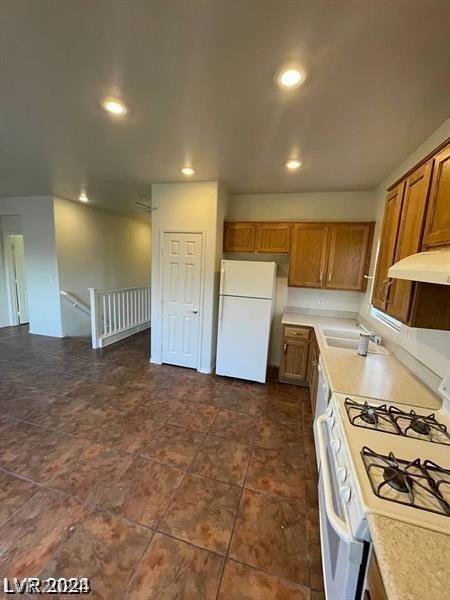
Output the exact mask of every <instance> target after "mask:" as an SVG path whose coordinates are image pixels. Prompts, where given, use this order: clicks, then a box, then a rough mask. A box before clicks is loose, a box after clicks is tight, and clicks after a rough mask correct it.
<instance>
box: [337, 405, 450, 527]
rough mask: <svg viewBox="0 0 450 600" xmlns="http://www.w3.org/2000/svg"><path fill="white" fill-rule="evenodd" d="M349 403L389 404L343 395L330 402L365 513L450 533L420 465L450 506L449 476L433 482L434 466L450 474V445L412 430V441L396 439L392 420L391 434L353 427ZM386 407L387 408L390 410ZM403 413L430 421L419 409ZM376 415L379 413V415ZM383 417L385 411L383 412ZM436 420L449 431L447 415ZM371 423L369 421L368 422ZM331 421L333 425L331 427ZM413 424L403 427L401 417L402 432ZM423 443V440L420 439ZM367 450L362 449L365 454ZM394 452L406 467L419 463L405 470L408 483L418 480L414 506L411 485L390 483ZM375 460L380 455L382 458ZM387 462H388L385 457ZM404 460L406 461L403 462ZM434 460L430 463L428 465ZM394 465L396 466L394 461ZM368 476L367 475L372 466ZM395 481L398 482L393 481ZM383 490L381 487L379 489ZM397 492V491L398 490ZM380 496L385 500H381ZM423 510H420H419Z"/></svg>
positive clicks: (370, 426) (449, 521)
mask: <svg viewBox="0 0 450 600" xmlns="http://www.w3.org/2000/svg"><path fill="white" fill-rule="evenodd" d="M346 399H350V400H351V401H353V402H356V403H358V404H364V402H368V404H369V405H370V406H371V407H381V406H383V405H386V403H383V402H380V401H377V400H373V399H370V398H359V397H356V396H346V395H344V394H334V395H333V397H332V400H331V403H330V407H329V410H328V412H330V409H331V410H332V411H333V414H334V416H335V417H336V420H335V423H334V425H331V424H329V427H330V431H331V435H332V436H333V437H337V438H342V442H343V443H345V446H346V448H347V455H348V459H349V461H350V463H351V464H350V465H349V467H350V468H351V470H352V473H353V475H354V477H353V480H354V484H355V485H356V486H357V488H358V489H357V493H358V495H359V500H360V503H361V505H362V509H363V511H364V512H365V513H378V514H382V515H385V516H388V517H389V516H390V517H392V518H395V519H398V520H401V521H405V522H408V523H412V524H414V525H419V526H423V527H425V528H428V529H433V530H436V531H439V532H445V533H448V534H450V516H446V515H445V514H438V513H439V512H441V513H442V510H443V509H442V505H441V503H440V501H439V500H438V499H436V495H433V494H432V493H430V488H429V483H428V482H429V480H428V479H427V478H426V476H425V475H424V471H423V468H422V466H421V465H424V464H425V466H427V465H428V466H429V468H430V471H429V473H431V475H432V476H433V478H434V479H435V480H436V481H438V482H440V481H441V480H442V483H439V490H440V492H441V494H442V496H443V497H444V498H445V499H446V500H447V501H448V502H450V475H448V474H446V473H445V472H444V473H443V474H442V473H439V475H437V476H436V477H434V475H435V473H437V472H435V471H434V470H433V465H432V463H436V464H437V465H439V466H440V467H441V468H442V469H445V470H448V471H449V473H450V445H446V444H445V443H444V444H443V443H432V442H430V441H425V439H429V436H428V435H427V436H423V435H421V434H417V433H416V432H415V431H414V430H413V431H411V429H410V430H409V431H408V436H409V435H411V437H405V436H402V435H396V433H397V432H398V429H397V427H398V425H396V424H395V422H392V421H391V419H390V418H389V417H388V418H387V421H386V424H385V423H383V427H386V429H387V431H386V432H385V431H380V430H378V429H376V428H375V426H374V425H373V423H372V424H371V423H370V422H369V423H366V422H362V426H356V425H355V424H352V423H351V421H350V418H349V416H348V414H347V410H346V405H345V400H346ZM389 406H390V405H389V404H387V408H389ZM398 408H401V410H402V411H405V412H408V411H410V410H414V411H415V413H416V414H417V415H420V416H428V415H429V414H430V412H431V411H427V410H426V409H418V408H417V407H413V406H406V405H400V406H398ZM376 412H377V411H376ZM380 414H381V415H383V414H384V413H383V411H381V413H380ZM436 419H437V420H438V421H439V422H440V423H442V424H443V425H445V426H446V427H447V430H450V418H449V416H448V414H446V413H444V412H439V413H436ZM371 420H372V419H371V418H370V417H369V421H371ZM359 421H360V419H359V420H358V422H359ZM332 422H333V421H332V420H331V423H332ZM409 425H410V423H409V422H408V420H406V422H404V419H403V418H402V417H401V420H400V422H399V427H400V430H401V431H404V430H405V429H406V428H407V427H408V426H409ZM421 438H423V439H421ZM437 438H438V439H442V440H443V441H444V442H447V441H448V439H447V437H446V436H445V435H444V436H443V437H441V432H439V431H438V435H437ZM363 449H364V450H363ZM390 453H393V454H394V455H395V458H396V459H397V461H399V462H398V463H397V464H398V465H399V466H400V467H402V468H404V467H406V465H407V464H408V463H410V462H413V461H415V460H416V459H420V461H421V462H420V465H419V464H417V465H411V466H409V467H408V469H407V473H408V474H409V477H408V478H407V479H408V482H411V481H414V486H413V487H414V496H413V501H414V503H415V504H416V506H410V505H408V504H409V502H410V500H411V494H410V493H409V490H410V489H411V486H410V485H408V486H405V481H404V480H401V479H400V480H398V479H397V478H393V479H392V480H391V479H389V478H388V479H389V481H391V482H392V484H393V485H391V484H390V483H389V482H387V481H386V473H389V472H390V471H386V470H385V467H388V468H389V465H390V464H391V461H392V460H394V459H392V458H389V456H390ZM376 455H382V457H381V458H380V457H379V456H376ZM383 457H386V459H387V460H386V459H385V458H383ZM401 461H405V462H404V463H403V462H401ZM425 461H432V462H425ZM392 464H394V465H395V464H396V463H395V462H393V463H392ZM369 465H371V466H370V467H369V472H370V477H369V475H368V472H367V466H369ZM394 479H395V480H394ZM380 486H381V487H380ZM397 488H398V489H397ZM376 491H378V493H379V494H380V496H381V497H379V496H377V494H376ZM417 506H420V507H422V508H418V507H417Z"/></svg>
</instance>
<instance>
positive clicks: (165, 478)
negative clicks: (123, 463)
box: [100, 457, 184, 527]
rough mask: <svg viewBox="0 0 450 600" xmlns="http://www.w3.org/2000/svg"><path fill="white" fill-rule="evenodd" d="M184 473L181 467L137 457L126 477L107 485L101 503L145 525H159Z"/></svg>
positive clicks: (107, 508)
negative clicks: (177, 467)
mask: <svg viewBox="0 0 450 600" xmlns="http://www.w3.org/2000/svg"><path fill="white" fill-rule="evenodd" d="M183 476H184V473H183V471H180V470H179V469H175V468H173V467H168V466H166V465H162V464H160V463H157V462H154V461H152V460H147V459H145V458H140V457H135V458H134V459H133V462H132V464H131V466H130V467H129V468H128V469H127V470H126V471H125V472H124V473H123V475H122V477H120V479H119V480H117V481H116V482H114V483H112V484H111V485H110V486H107V491H106V494H105V497H104V500H103V501H102V502H101V504H100V506H101V507H102V508H104V509H105V510H110V511H113V512H115V513H117V514H119V515H121V516H123V517H126V518H128V519H130V520H132V521H135V522H136V523H140V524H141V525H146V526H147V527H156V526H157V525H158V523H159V521H160V519H161V517H162V516H163V515H164V513H165V511H166V509H167V507H168V506H169V504H170V502H171V500H172V498H173V495H174V492H175V490H176V489H177V488H178V486H179V485H180V483H181V480H182V479H183Z"/></svg>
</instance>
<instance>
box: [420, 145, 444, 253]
mask: <svg viewBox="0 0 450 600" xmlns="http://www.w3.org/2000/svg"><path fill="white" fill-rule="evenodd" d="M440 245H450V144H449V145H448V146H446V147H445V148H444V149H443V150H442V151H441V152H439V153H438V154H436V156H435V162H434V173H433V180H432V182H431V192H430V201H429V205H428V215H427V223H426V228H425V239H424V246H440Z"/></svg>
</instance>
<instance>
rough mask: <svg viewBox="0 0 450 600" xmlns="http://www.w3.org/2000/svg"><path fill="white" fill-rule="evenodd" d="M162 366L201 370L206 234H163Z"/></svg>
mask: <svg viewBox="0 0 450 600" xmlns="http://www.w3.org/2000/svg"><path fill="white" fill-rule="evenodd" d="M163 238H164V239H163V323H162V362H164V363H169V364H172V365H179V366H182V367H191V368H195V369H196V368H197V366H198V347H199V323H200V298H201V273H202V234H201V233H164V234H163Z"/></svg>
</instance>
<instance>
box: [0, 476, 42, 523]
mask: <svg viewBox="0 0 450 600" xmlns="http://www.w3.org/2000/svg"><path fill="white" fill-rule="evenodd" d="M38 490H39V488H38V487H37V486H36V485H34V484H33V483H31V482H29V481H24V480H23V479H19V478H18V477H14V476H13V475H10V474H9V473H5V472H4V471H0V525H1V524H2V523H4V522H5V521H6V519H8V518H9V517H10V516H11V515H12V514H14V513H15V512H16V510H19V508H20V507H21V506H23V505H24V504H25V502H27V501H28V500H29V499H30V498H31V496H33V494H35V493H36V492H37V491H38Z"/></svg>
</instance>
